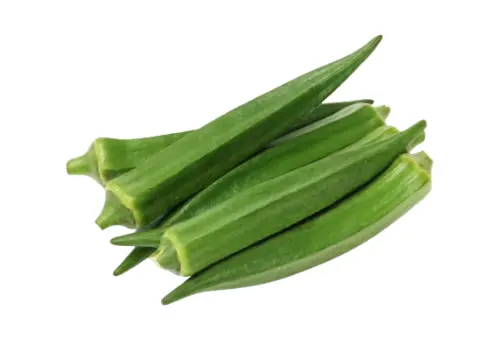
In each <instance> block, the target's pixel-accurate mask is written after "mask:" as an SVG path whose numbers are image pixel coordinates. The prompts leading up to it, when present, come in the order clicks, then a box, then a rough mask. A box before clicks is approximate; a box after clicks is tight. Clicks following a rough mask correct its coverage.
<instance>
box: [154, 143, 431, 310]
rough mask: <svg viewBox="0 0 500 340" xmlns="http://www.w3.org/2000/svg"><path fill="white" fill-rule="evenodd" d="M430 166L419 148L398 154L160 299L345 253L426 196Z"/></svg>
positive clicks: (255, 279)
mask: <svg viewBox="0 0 500 340" xmlns="http://www.w3.org/2000/svg"><path fill="white" fill-rule="evenodd" d="M431 165H432V160H431V159H430V158H429V157H428V156H427V155H426V154H425V153H424V152H420V153H418V154H415V155H407V154H406V155H402V156H400V157H399V158H398V159H396V160H395V161H394V163H393V164H392V165H391V166H390V167H389V168H388V169H387V170H385V171H384V172H383V173H382V174H381V175H379V176H378V177H377V178H376V179H375V180H373V181H372V182H371V183H370V184H369V185H368V186H366V187H365V188H363V189H362V190H360V191H358V192H357V193H354V194H353V195H351V196H350V197H349V198H348V199H346V200H344V201H342V202H341V203H339V204H336V205H333V206H332V207H330V208H328V209H327V210H325V211H324V212H321V213H319V214H317V215H316V216H313V217H312V218H310V219H308V220H307V221H304V222H302V223H299V224H297V225H295V226H293V227H292V228H290V229H287V230H285V231H284V232H282V233H280V234H277V235H275V236H273V237H271V238H269V239H267V240H265V241H263V242H261V243H258V244H256V245H254V246H252V247H250V248H247V249H245V250H243V251H241V252H239V253H237V254H234V255H233V256H231V257H229V258H227V259H224V260H222V261H220V262H218V263H216V264H215V265H213V266H211V267H209V268H207V269H205V270H203V271H201V272H199V273H198V274H195V275H194V276H192V277H191V278H189V279H188V280H187V281H185V282H184V283H182V284H181V285H180V286H179V287H177V288H176V289H174V290H173V291H172V292H171V293H170V294H168V295H167V296H166V297H164V298H163V300H162V303H163V304H165V305H166V304H170V303H172V302H175V301H177V300H180V299H183V298H185V297H188V296H191V295H194V294H197V293H201V292H206V291H213V290H222V289H233V288H240V287H247V286H253V285H259V284H263V283H267V282H271V281H275V280H279V279H282V278H285V277H288V276H291V275H294V274H297V273H299V272H302V271H304V270H307V269H310V268H312V267H315V266H317V265H320V264H322V263H324V262H326V261H329V260H331V259H333V258H335V257H337V256H340V255H342V254H344V253H346V252H348V251H350V250H351V249H353V248H355V247H357V246H359V245H361V244H362V243H364V242H366V241H368V240H369V239H371V238H372V237H374V236H375V235H377V234H378V233H380V232H381V231H382V230H384V229H385V228H386V227H388V226H389V225H391V224H392V223H393V222H394V221H396V220H397V219H398V218H399V217H401V216H403V215H404V214H405V213H406V212H407V211H408V210H410V209H411V208H412V207H413V206H415V205H416V204H417V203H418V202H419V201H420V200H422V199H423V198H424V197H425V196H426V195H427V193H428V192H429V191H430V189H431V176H430V171H431Z"/></svg>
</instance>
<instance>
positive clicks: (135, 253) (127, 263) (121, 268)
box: [113, 247, 155, 276]
mask: <svg viewBox="0 0 500 340" xmlns="http://www.w3.org/2000/svg"><path fill="white" fill-rule="evenodd" d="M154 251H155V249H154V248H145V247H137V248H134V250H132V251H131V252H130V254H128V255H127V257H126V258H125V259H124V260H123V261H122V262H121V263H120V264H119V265H118V267H116V269H115V270H114V271H113V275H114V276H120V275H122V274H124V273H126V272H128V271H129V270H130V269H132V268H134V267H135V266H137V265H139V264H140V263H141V262H143V261H144V260H146V259H148V258H149V257H150V256H151V255H152V254H153V252H154Z"/></svg>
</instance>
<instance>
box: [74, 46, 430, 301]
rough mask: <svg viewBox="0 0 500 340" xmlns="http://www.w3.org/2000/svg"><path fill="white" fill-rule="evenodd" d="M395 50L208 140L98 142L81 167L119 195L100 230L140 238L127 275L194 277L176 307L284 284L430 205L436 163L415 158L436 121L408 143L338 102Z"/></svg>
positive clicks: (212, 131)
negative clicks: (362, 72) (142, 270)
mask: <svg viewBox="0 0 500 340" xmlns="http://www.w3.org/2000/svg"><path fill="white" fill-rule="evenodd" d="M381 39H382V37H381V36H378V37H376V38H374V39H372V40H371V41H370V42H368V43H367V44H366V45H364V46H363V47H361V48H360V49H358V50H357V51H355V52H353V53H351V54H350V55H348V56H346V57H344V58H342V59H339V60H337V61H335V62H332V63H330V64H327V65H324V66H322V67H319V68H317V69H315V70H313V71H311V72H309V73H306V74H304V75H301V76H299V77H298V78H295V79H293V80H291V81H289V82H287V83H285V84H283V85H281V86H280V87H277V88H275V89H273V90H271V91H269V92H267V93H265V94H263V95H261V96H259V97H257V98H255V99H253V100H251V101H249V102H247V103H245V104H243V105H241V106H239V107H237V108H235V109H233V110H231V111H229V112H228V113H226V114H224V115H222V116H220V117H218V118H217V119H215V120H213V121H211V122H210V123H208V124H206V125H204V126H203V127H201V128H199V129H197V130H191V131H184V132H176V133H169V134H165V135H162V136H155V137H146V138H138V139H127V140H125V139H116V138H97V139H96V140H94V142H93V143H92V144H91V146H90V148H89V150H88V151H87V152H86V153H85V154H84V155H82V156H80V157H77V158H74V159H71V160H70V161H68V163H67V172H68V173H69V174H76V175H87V176H90V177H91V178H93V179H94V180H95V181H97V182H98V183H99V184H100V185H101V186H102V187H103V188H104V190H105V197H106V199H105V204H104V207H103V209H102V211H101V213H100V215H99V216H98V217H97V220H96V223H97V225H98V226H99V227H100V228H102V229H105V228H108V227H110V226H113V225H121V226H125V227H128V228H130V229H133V232H132V233H129V234H126V235H122V236H119V237H115V238H113V239H112V240H111V243H112V244H113V245H116V246H127V247H132V250H131V251H130V253H129V255H128V256H127V257H126V258H125V259H124V260H123V262H122V263H121V264H119V265H118V267H117V268H116V269H115V271H114V274H115V275H121V274H123V273H125V272H127V271H128V270H130V269H132V268H134V267H135V266H137V265H138V264H140V263H141V262H143V261H144V260H146V259H148V258H150V259H152V260H153V261H155V262H156V263H157V264H158V266H159V267H161V268H164V269H167V270H169V271H170V272H172V273H175V274H178V275H182V276H189V278H188V279H187V280H186V281H184V283H182V284H181V285H180V286H178V287H177V288H176V289H174V290H173V291H172V292H170V293H169V294H168V295H166V296H165V297H164V298H163V300H162V303H163V304H170V303H172V302H174V301H177V300H179V299H182V298H185V297H187V296H190V295H193V294H196V293H200V292H206V291H210V290H221V289H231V288H239V287H245V286H251V285H257V284H262V283H266V282H271V281H275V280H278V279H281V278H284V277H288V276H291V275H294V274H296V273H299V272H302V271H304V270H307V269H309V268H311V267H314V266H316V265H319V264H321V263H324V262H326V261H329V260H331V259H333V258H335V257H337V256H339V255H341V254H344V253H346V252H348V251H350V250H351V249H353V248H354V247H357V246H358V245H360V244H362V243H363V242H365V241H367V240H369V239H370V238H372V237H373V236H375V235H377V234H378V233H379V232H381V231H382V230H383V229H385V228H386V227H387V226H389V225H390V224H392V223H393V222H394V221H395V220H397V219H398V218H399V217H400V216H402V215H403V214H405V213H406V212H407V211H408V210H409V209H411V208H412V207H413V206H414V205H415V204H417V203H418V202H419V201H420V200H421V199H422V198H423V197H424V196H425V195H426V194H427V193H428V192H429V191H430V188H431V177H430V172H431V167H432V160H431V158H430V157H429V156H428V155H427V154H426V153H425V152H423V151H421V152H417V153H413V154H412V153H411V151H412V149H413V148H414V147H415V146H417V145H419V144H420V143H422V142H423V141H424V139H425V135H424V130H425V127H426V122H425V121H424V120H421V121H418V122H416V123H415V124H414V125H413V126H410V127H408V128H407V129H406V130H403V131H400V130H398V129H397V128H396V127H393V126H390V125H387V124H386V118H387V117H388V115H389V112H390V109H389V107H387V106H374V105H373V104H374V102H373V101H372V100H367V99H365V100H353V101H344V102H329V103H325V100H326V99H327V97H329V96H330V94H332V93H333V92H334V91H335V90H336V89H337V88H338V87H339V86H340V85H341V84H342V83H343V82H344V81H345V80H346V79H347V78H349V76H350V75H351V74H352V73H353V72H354V71H355V70H356V69H357V68H358V67H359V66H360V65H361V64H362V63H363V62H364V61H365V60H366V59H367V58H368V56H370V54H371V53H372V52H373V51H374V50H375V48H376V47H377V45H378V44H379V42H380V41H381ZM296 293H297V292H294V294H296ZM298 293H300V292H298Z"/></svg>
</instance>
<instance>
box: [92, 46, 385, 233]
mask: <svg viewBox="0 0 500 340" xmlns="http://www.w3.org/2000/svg"><path fill="white" fill-rule="evenodd" d="M380 40H381V37H380V36H379V37H376V38H374V39H373V40H371V41H370V42H369V43H367V44H366V45H365V46H363V47H362V48H360V49H359V50H357V51H356V52H354V53H352V54H350V55H349V56H347V57H344V58H343V59H340V60H338V61H336V62H333V63H331V64H328V65H325V66H323V67H320V68H318V69H316V70H314V71H312V72H309V73H307V74H304V75H302V76H300V77H298V78H296V79H294V80H292V81H289V82H288V83H286V84H284V85H282V86H280V87H278V88H276V89H274V90H272V91H270V92H268V93H266V94H263V95H261V96H259V97H257V98H255V99H253V100H251V101H249V102H248V103H246V104H243V105H241V106H239V107H237V108H236V109H234V110H232V111H230V112H228V113H226V114H225V115H223V116H221V117H219V118H217V119H216V120H214V121H212V122H210V123H209V124H207V125H205V126H203V127H202V128H200V129H198V130H196V131H194V132H192V133H190V134H188V135H187V136H185V137H184V138H181V139H180V140H179V141H177V142H176V143H174V144H172V145H171V146H170V147H168V148H165V149H163V150H162V151H160V152H158V153H157V154H156V155H154V156H153V157H151V158H149V159H147V160H146V161H145V162H144V163H142V164H140V165H139V166H138V167H136V168H135V169H134V170H132V171H129V172H127V173H126V174H124V175H122V176H119V177H117V178H115V179H113V180H111V181H109V182H108V183H107V185H106V202H105V205H104V208H103V211H102V213H101V215H100V216H99V217H98V218H97V221H96V222H97V224H98V225H99V226H100V227H101V228H106V227H109V226H111V225H116V224H121V225H125V226H129V227H135V228H138V227H142V226H145V225H147V224H148V223H150V222H152V221H153V220H155V219H156V218H158V217H159V216H161V215H162V214H164V212H165V211H167V210H168V209H170V208H172V207H173V206H175V205H177V204H178V203H180V202H181V201H183V200H184V199H186V198H187V197H188V196H190V195H192V194H194V193H195V192H197V191H199V190H201V189H203V188H204V187H206V186H207V185H209V184H210V183H212V182H213V181H215V180H216V179H217V178H219V177H221V176H222V175H223V174H225V173H226V172H228V171H229V170H230V169H232V168H233V167H234V166H236V165H237V164H239V163H241V162H242V161H244V160H245V159H247V158H248V157H250V156H251V155H252V154H254V153H255V152H256V151H258V150H260V149H262V148H263V147H264V146H265V145H267V144H269V143H270V142H271V141H273V140H274V139H276V138H277V137H279V136H281V135H282V134H283V133H284V132H285V131H287V130H288V129H289V128H290V127H292V126H293V125H294V124H295V122H297V121H298V120H300V119H301V118H302V117H304V116H306V115H307V114H309V113H310V112H311V111H313V110H314V109H315V108H316V107H317V106H318V105H319V104H321V102H323V101H324V100H325V99H326V98H327V97H328V96H329V95H330V94H331V93H332V92H333V91H335V90H336V89H337V88H338V87H339V86H340V85H341V84H342V83H343V82H344V81H345V80H346V79H347V78H348V77H349V76H350V75H351V74H352V73H353V72H354V71H355V70H356V69H357V68H358V67H359V65H361V64H362V63H363V61H364V60H366V58H368V56H369V55H370V54H371V53H372V52H373V50H374V49H375V48H376V46H377V45H378V44H379V42H380Z"/></svg>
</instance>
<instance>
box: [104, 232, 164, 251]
mask: <svg viewBox="0 0 500 340" xmlns="http://www.w3.org/2000/svg"><path fill="white" fill-rule="evenodd" d="M163 232H164V230H161V229H154V230H148V231H141V232H137V233H133V234H127V235H121V236H117V237H114V238H112V239H111V244H113V245H115V246H135V247H151V248H157V247H158V246H159V245H160V240H161V236H162V235H163Z"/></svg>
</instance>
